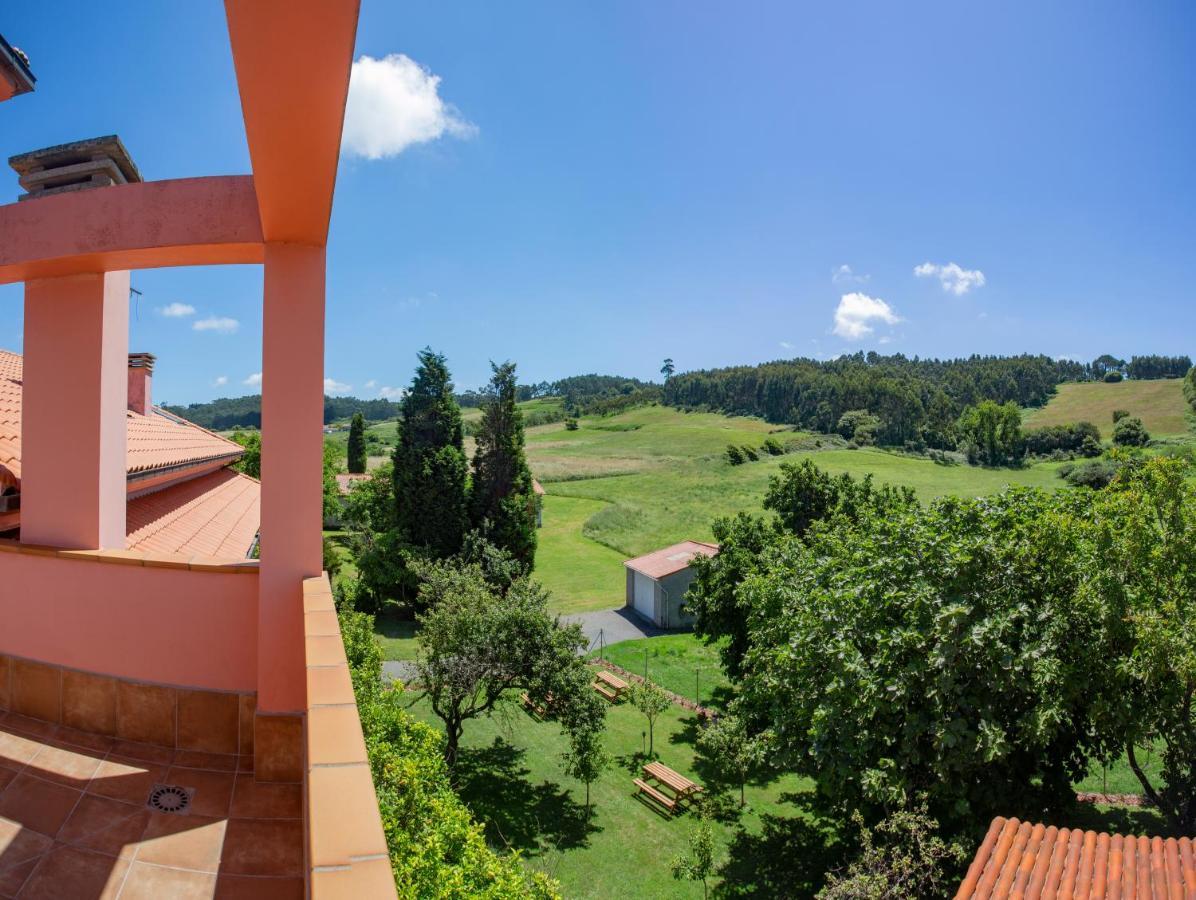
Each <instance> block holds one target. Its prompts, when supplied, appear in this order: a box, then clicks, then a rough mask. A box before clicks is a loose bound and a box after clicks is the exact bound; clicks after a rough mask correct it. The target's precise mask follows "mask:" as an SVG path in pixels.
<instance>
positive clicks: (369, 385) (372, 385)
mask: <svg viewBox="0 0 1196 900" xmlns="http://www.w3.org/2000/svg"><path fill="white" fill-rule="evenodd" d="M377 386H378V382H376V381H375V380H374V379H372V378H371V379H370V380H369V381H367V382H366V383H365V388H366V390H367V391H372V390H373V389H374V388H376V387H377Z"/></svg>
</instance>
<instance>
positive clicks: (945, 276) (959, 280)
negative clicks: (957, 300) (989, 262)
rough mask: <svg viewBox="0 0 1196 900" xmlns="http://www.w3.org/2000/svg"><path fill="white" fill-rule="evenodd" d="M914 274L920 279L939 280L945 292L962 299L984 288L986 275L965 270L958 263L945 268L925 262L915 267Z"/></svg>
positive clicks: (974, 270)
mask: <svg viewBox="0 0 1196 900" xmlns="http://www.w3.org/2000/svg"><path fill="white" fill-rule="evenodd" d="M914 274H915V275H917V276H918V277H919V278H938V280H939V282H940V283H941V284H942V286H943V290H944V291H946V292H947V293H949V294H954V295H955V296H956V297H962V296H963V295H964V294H966V293H967V292H968V291H970V290H971V289H972V288H979V287H984V273H983V272H981V271H980V270H979V269H965V268H962V267H961V266H959V265H957V264H956V263H947V264H946V265H945V266H942V265H938V264H936V263H932V262H924V263H922V265H920V266H914Z"/></svg>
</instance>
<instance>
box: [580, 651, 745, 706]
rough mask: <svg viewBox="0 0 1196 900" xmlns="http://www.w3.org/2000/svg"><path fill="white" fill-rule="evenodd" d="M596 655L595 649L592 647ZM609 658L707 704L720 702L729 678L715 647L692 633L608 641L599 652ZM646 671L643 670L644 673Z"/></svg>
mask: <svg viewBox="0 0 1196 900" xmlns="http://www.w3.org/2000/svg"><path fill="white" fill-rule="evenodd" d="M593 655H595V656H597V655H598V651H594V654H593ZM602 655H603V657H605V658H606V659H607V660H609V661H610V662H612V663H614V664H615V665H617V666H621V667H622V668H624V669H627V670H628V671H629V672H634V673H635V674H636V675H645V677H647V678H648V679H650V680H652V681H655V682H656V683H657V684H659V685H660V686H661V687H663V688H667V689H668V690H670V691H672V692H673V693H674V694H680V695H681V696H682V697H685V698H686V699H688V700H694V699H695V698H696V699H697V700H698V702H699V703H701V704H703V705H707V706H718V707H721V706H723V705H724V704H725V703H726V702H727V700H728V699H730V696H731V682H730V681H729V680H728V679H727V676H726V674H725V673H724V672H723V668H722V666H721V665H720V663H719V659H718V649H717V648H715V647H712V646H709V645H707V644H705V643H703V642H702V641H701V640H699V639H698V638H697V637H695V636H694V635H693V634H666V635H661V636H660V637H654V638H644V639H642V640H638V641H620V642H619V643H617V644H610V645H609V646H607V647H606V648H605V650H604V651H603V652H602ZM645 673H646V674H645Z"/></svg>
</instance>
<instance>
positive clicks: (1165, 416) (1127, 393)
mask: <svg viewBox="0 0 1196 900" xmlns="http://www.w3.org/2000/svg"><path fill="white" fill-rule="evenodd" d="M1116 409H1124V410H1128V411H1129V413H1130V415H1132V416H1137V417H1138V418H1140V419H1141V420H1142V423H1143V424H1144V425H1145V426H1146V430H1147V431H1149V432H1150V433H1151V435H1152V436H1155V437H1163V436H1167V435H1178V434H1187V433H1188V431H1189V428H1188V422H1187V419H1186V412H1187V410H1188V406H1187V404H1186V403H1185V402H1184V395H1183V382H1182V381H1180V380H1179V379H1168V380H1162V381H1122V382H1119V383H1117V384H1105V383H1104V382H1083V383H1079V384H1061V385H1059V388H1058V391H1057V392H1056V394H1055V396H1054V397H1052V398H1051V400H1050V402H1049V403H1047V405H1046V406H1044V407H1041V408H1040V409H1036V410H1033V411H1031V412H1030V414H1029V415H1028V416H1027V417H1026V422H1025V424H1026V427H1027V428H1041V427H1043V426H1044V425H1066V424H1070V423H1072V422H1091V423H1092V424H1093V425H1095V426H1096V427H1097V428H1099V429H1100V431H1101V436H1102V437H1105V438H1108V437H1111V436H1112V434H1113V411H1114V410H1116Z"/></svg>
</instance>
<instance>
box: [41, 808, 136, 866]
mask: <svg viewBox="0 0 1196 900" xmlns="http://www.w3.org/2000/svg"><path fill="white" fill-rule="evenodd" d="M149 818H150V811H149V810H148V809H146V808H145V807H139V806H133V805H131V804H128V803H121V802H120V801H118V800H110V799H108V798H107V797H96V796H93V795H92V794H84V795H83V799H82V800H80V801H79V805H78V806H76V807H75V809H74V812H72V813H71V814H70V816H69V817H68V818H67V820H66V824H64V825H63V826H62V829H61V830H60V831H59V832H58V841H59V842H60V843H63V844H70V845H72V846H75V847H83V848H85V849H87V850H95V851H96V852H97V853H107V854H108V855H110V856H121V857H126V858H127V857H131V856H132V855H133V851H135V850H136V849H137V844H138V842H139V841H140V840H141V835H142V834H143V833H144V832H145V826H146V825H148V824H149Z"/></svg>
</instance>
